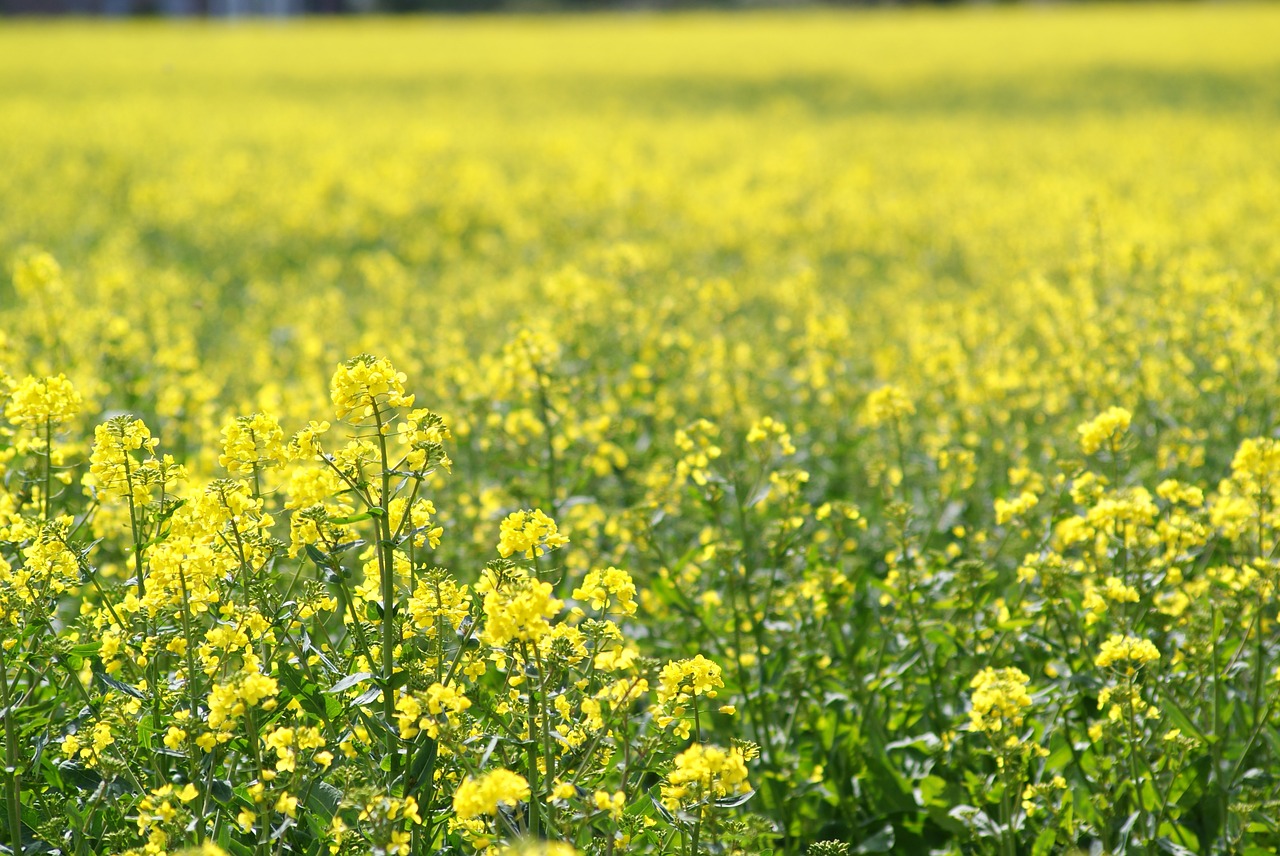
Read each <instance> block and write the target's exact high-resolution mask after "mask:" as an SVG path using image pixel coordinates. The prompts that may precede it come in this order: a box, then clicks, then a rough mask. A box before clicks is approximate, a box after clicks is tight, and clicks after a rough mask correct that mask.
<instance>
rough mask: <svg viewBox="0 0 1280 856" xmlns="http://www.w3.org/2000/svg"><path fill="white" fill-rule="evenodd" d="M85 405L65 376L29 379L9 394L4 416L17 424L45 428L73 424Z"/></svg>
mask: <svg viewBox="0 0 1280 856" xmlns="http://www.w3.org/2000/svg"><path fill="white" fill-rule="evenodd" d="M83 406H84V400H83V399H82V398H81V397H80V393H79V392H77V391H76V388H75V387H74V386H72V385H71V381H69V380H67V377H66V375H62V374H60V375H58V376H56V377H46V378H36V377H26V378H24V379H22V380H21V381H19V382H18V383H17V384H16V385H15V386H14V388H13V390H12V391H11V392H10V397H9V401H8V403H7V404H6V405H5V408H4V415H5V418H6V419H8V420H9V421H10V422H12V423H13V424H14V425H31V426H37V427H42V426H44V425H46V424H52V425H59V424H61V423H63V422H70V421H71V420H72V419H74V418H75V417H76V416H77V415H79V413H80V409H81V408H82V407H83Z"/></svg>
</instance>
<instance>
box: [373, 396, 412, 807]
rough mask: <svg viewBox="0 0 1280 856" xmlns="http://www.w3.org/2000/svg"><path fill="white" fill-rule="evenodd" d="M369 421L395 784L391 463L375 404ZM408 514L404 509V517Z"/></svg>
mask: <svg viewBox="0 0 1280 856" xmlns="http://www.w3.org/2000/svg"><path fill="white" fill-rule="evenodd" d="M373 419H374V423H375V425H376V426H377V430H378V455H379V457H380V459H381V465H382V466H381V469H382V472H381V473H380V480H381V488H382V490H381V493H380V494H379V495H378V504H379V507H380V509H381V512H382V513H381V514H376V515H374V524H375V528H376V530H377V533H378V570H379V572H380V574H381V577H382V580H381V582H382V713H383V715H384V716H385V717H386V719H387V739H386V751H387V756H388V758H389V759H390V764H391V777H390V779H389V781H395V779H396V776H397V774H398V773H399V768H400V753H399V751H398V747H397V746H396V740H397V738H396V735H395V733H394V731H393V730H392V723H393V722H394V721H395V716H396V703H395V699H394V698H393V697H392V691H391V679H392V677H393V675H394V671H395V636H394V632H393V631H394V630H395V621H394V620H393V615H392V613H393V612H394V610H395V570H396V566H395V547H394V542H393V541H392V540H391V520H390V516H391V515H390V506H391V503H390V494H391V461H390V459H389V458H388V456H387V437H386V435H385V434H383V433H382V427H383V422H382V410H381V409H379V407H378V402H377V401H376V400H374V402H373ZM408 513H409V510H408V509H407V508H406V509H405V514H406V515H408Z"/></svg>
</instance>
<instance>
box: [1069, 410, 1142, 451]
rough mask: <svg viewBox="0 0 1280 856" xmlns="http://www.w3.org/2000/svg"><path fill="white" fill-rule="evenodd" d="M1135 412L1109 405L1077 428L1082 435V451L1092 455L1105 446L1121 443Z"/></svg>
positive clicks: (1077, 431)
mask: <svg viewBox="0 0 1280 856" xmlns="http://www.w3.org/2000/svg"><path fill="white" fill-rule="evenodd" d="M1131 419H1133V414H1132V413H1130V412H1129V411H1128V410H1125V409H1124V408H1123V407H1108V408H1107V409H1106V410H1104V411H1103V412H1102V413H1100V414H1098V415H1097V416H1095V417H1094V418H1093V419H1090V420H1089V421H1088V422H1085V423H1083V424H1081V425H1080V426H1079V427H1078V428H1076V433H1077V434H1079V435H1080V451H1082V452H1084V453H1085V454H1086V455H1092V454H1093V453H1094V452H1096V451H1098V450H1099V449H1101V448H1102V447H1103V446H1110V445H1115V444H1117V443H1119V442H1120V441H1121V440H1122V439H1123V438H1124V434H1125V432H1126V431H1128V430H1129V422H1130V420H1131Z"/></svg>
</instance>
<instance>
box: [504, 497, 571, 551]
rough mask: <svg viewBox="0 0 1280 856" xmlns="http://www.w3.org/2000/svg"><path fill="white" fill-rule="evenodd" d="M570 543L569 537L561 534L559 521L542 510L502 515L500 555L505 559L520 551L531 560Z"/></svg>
mask: <svg viewBox="0 0 1280 856" xmlns="http://www.w3.org/2000/svg"><path fill="white" fill-rule="evenodd" d="M568 543H569V539H568V537H566V536H564V535H561V534H560V531H559V529H557V528H556V522H555V521H554V520H552V519H551V518H550V517H548V516H547V515H545V514H543V513H542V510H541V509H537V508H535V509H525V510H523V511H513V512H512V513H511V514H508V515H507V516H506V517H505V518H503V521H502V528H501V531H500V534H499V537H498V555H500V556H502V558H504V559H505V558H507V557H508V556H512V555H517V554H518V555H522V556H524V557H525V558H527V559H532V558H534V557H535V556H541V555H542V554H543V553H546V552H549V551H551V550H554V549H555V548H557V547H563V546H564V545H565V544H568Z"/></svg>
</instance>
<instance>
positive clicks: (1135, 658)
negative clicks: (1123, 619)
mask: <svg viewBox="0 0 1280 856" xmlns="http://www.w3.org/2000/svg"><path fill="white" fill-rule="evenodd" d="M1159 659H1160V651H1159V650H1157V649H1156V646H1155V645H1153V644H1152V643H1151V640H1149V639H1139V638H1137V637H1135V636H1122V635H1120V634H1116V635H1113V636H1111V637H1109V638H1108V639H1107V640H1106V641H1105V642H1103V643H1102V649H1101V650H1100V651H1099V652H1098V656H1097V657H1095V658H1094V661H1093V664H1094V665H1095V666H1097V667H1098V668H1100V669H1105V668H1107V667H1108V666H1114V665H1117V664H1122V665H1125V666H1126V667H1128V668H1135V667H1141V666H1145V665H1146V664H1147V663H1154V662H1155V661H1156V660H1159Z"/></svg>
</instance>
